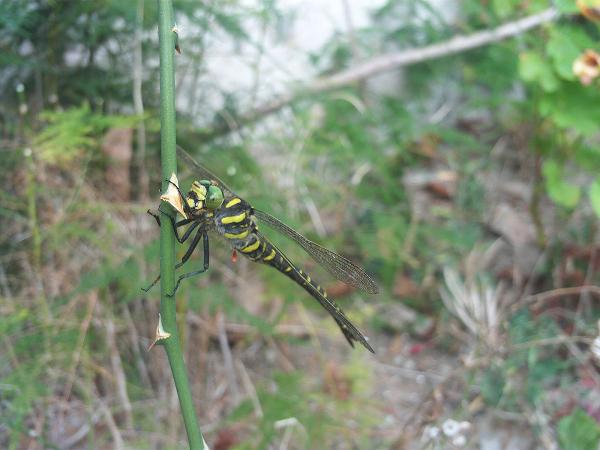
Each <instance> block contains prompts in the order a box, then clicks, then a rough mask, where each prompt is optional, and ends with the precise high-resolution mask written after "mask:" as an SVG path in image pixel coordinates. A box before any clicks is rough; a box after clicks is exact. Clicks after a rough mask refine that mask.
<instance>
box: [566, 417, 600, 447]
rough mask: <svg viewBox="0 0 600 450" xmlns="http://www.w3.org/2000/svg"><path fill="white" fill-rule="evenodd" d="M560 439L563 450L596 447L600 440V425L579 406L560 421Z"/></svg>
mask: <svg viewBox="0 0 600 450" xmlns="http://www.w3.org/2000/svg"><path fill="white" fill-rule="evenodd" d="M558 441H559V442H560V447H561V448H562V449H563V450H588V449H595V448H598V441H600V427H599V426H598V423H597V422H596V421H595V420H594V419H593V418H591V417H590V416H588V415H587V414H586V413H585V412H584V411H583V410H581V409H579V408H578V409H576V410H575V411H573V412H572V413H571V414H569V415H568V416H565V417H563V418H562V419H560V421H559V422H558Z"/></svg>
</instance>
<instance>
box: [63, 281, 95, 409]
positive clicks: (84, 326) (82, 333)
mask: <svg viewBox="0 0 600 450" xmlns="http://www.w3.org/2000/svg"><path fill="white" fill-rule="evenodd" d="M97 301H98V292H97V291H96V290H92V291H91V292H90V296H89V299H88V308H87V312H86V314H85V318H84V319H83V322H82V323H81V327H80V328H79V337H78V338H77V346H76V347H75V351H74V352H73V366H72V367H71V370H70V373H69V378H68V381H67V383H66V387H65V395H64V398H65V400H67V399H68V398H69V397H70V396H71V389H73V382H74V380H75V373H76V372H77V367H78V366H79V360H80V358H81V352H82V350H83V344H84V342H85V337H86V336H87V332H88V329H89V327H90V322H91V320H92V316H93V314H94V309H95V308H96V303H97Z"/></svg>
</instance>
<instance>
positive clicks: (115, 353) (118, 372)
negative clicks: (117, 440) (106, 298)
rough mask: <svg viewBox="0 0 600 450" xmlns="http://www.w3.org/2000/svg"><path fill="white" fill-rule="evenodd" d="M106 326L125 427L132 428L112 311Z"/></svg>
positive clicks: (129, 403)
mask: <svg viewBox="0 0 600 450" xmlns="http://www.w3.org/2000/svg"><path fill="white" fill-rule="evenodd" d="M104 328H105V330H106V346H107V347H108V349H109V352H110V364H111V368H112V373H113V375H114V377H115V383H116V387H117V396H118V398H119V402H120V403H121V405H122V407H123V411H124V413H125V428H127V429H129V430H131V429H133V408H132V406H131V401H130V400H129V394H128V393H127V381H126V380H127V377H126V376H125V370H124V369H123V362H122V360H121V355H120V353H119V347H118V345H117V342H118V339H117V331H116V327H115V321H114V318H113V316H112V312H111V311H109V312H108V313H107V317H106V321H105V327H104Z"/></svg>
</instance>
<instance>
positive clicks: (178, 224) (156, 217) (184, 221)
mask: <svg viewBox="0 0 600 450" xmlns="http://www.w3.org/2000/svg"><path fill="white" fill-rule="evenodd" d="M158 211H159V212H160V213H162V214H164V215H165V216H167V217H168V218H169V220H170V222H171V225H173V231H174V232H175V238H176V239H177V242H179V243H180V244H183V243H184V242H185V240H186V239H187V237H189V235H190V234H191V231H190V230H189V229H188V230H186V232H185V234H184V235H183V236H184V237H185V238H183V237H181V238H180V237H179V232H178V229H179V228H181V227H182V226H184V225H187V224H188V223H191V222H193V221H194V219H182V220H180V221H179V222H176V221H175V219H174V218H173V217H172V216H170V215H168V214H167V213H166V212H164V211H163V210H161V209H160V208H158ZM146 212H147V213H148V214H150V215H151V216H152V217H154V220H156V223H157V224H158V226H160V216H159V215H158V214H156V213H153V212H152V211H150V210H148V211H146ZM192 229H193V228H192ZM188 231H189V234H188Z"/></svg>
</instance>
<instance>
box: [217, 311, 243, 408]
mask: <svg viewBox="0 0 600 450" xmlns="http://www.w3.org/2000/svg"><path fill="white" fill-rule="evenodd" d="M217 328H218V332H219V345H220V346H221V352H222V353H223V363H224V364H225V371H226V373H227V382H228V384H229V387H230V389H231V394H232V396H233V402H232V404H233V405H237V402H238V401H239V399H240V387H239V384H238V381H237V376H236V374H235V367H234V364H233V356H232V354H231V349H230V348H229V342H228V340H227V332H226V331H225V318H224V314H223V312H222V311H220V312H219V313H218V314H217Z"/></svg>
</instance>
